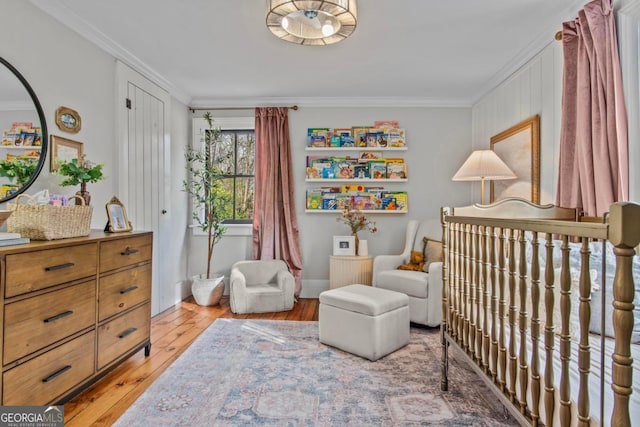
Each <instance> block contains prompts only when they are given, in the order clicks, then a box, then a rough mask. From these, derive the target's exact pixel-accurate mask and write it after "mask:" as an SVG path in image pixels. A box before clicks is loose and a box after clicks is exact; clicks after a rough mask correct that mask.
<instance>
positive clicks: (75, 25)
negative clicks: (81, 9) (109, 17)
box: [29, 0, 191, 105]
mask: <svg viewBox="0 0 640 427" xmlns="http://www.w3.org/2000/svg"><path fill="white" fill-rule="evenodd" d="M29 1H30V2H31V4H33V5H34V6H35V7H37V8H38V9H40V10H42V11H43V12H44V13H46V14H47V15H49V16H51V17H52V18H54V19H56V20H57V21H59V22H60V23H62V24H63V25H65V26H66V27H68V28H69V29H71V30H72V31H75V32H76V33H78V34H79V35H80V36H82V37H83V38H85V39H87V40H88V41H90V42H91V43H93V44H95V45H96V46H98V47H99V48H100V49H102V50H104V51H105V52H107V53H108V54H110V55H112V56H114V57H115V58H116V59H118V60H120V61H122V62H124V63H125V64H127V65H128V66H130V67H131V68H133V69H134V70H136V71H137V72H138V73H140V74H142V75H143V76H144V77H146V78H147V79H149V80H150V81H151V82H153V83H154V84H156V85H158V86H159V87H160V88H162V89H163V90H165V91H167V92H169V94H170V95H171V96H173V97H175V98H177V99H178V100H179V101H180V102H182V103H184V104H187V105H188V104H189V101H190V99H191V97H190V96H189V95H188V94H187V93H185V92H184V91H182V90H181V89H179V88H178V87H177V86H176V85H174V84H173V83H172V82H170V81H169V80H167V79H166V78H164V77H163V76H162V75H161V74H160V73H158V72H156V71H155V70H154V69H153V68H152V67H150V66H149V65H147V64H146V63H145V62H143V61H142V60H140V59H139V58H138V57H137V56H135V55H133V54H132V53H131V52H129V51H128V50H127V49H125V48H124V47H122V46H121V45H119V44H118V43H116V42H115V41H114V40H112V39H111V38H109V37H107V36H106V35H105V34H104V33H102V32H101V31H99V30H98V29H97V28H95V27H94V26H92V25H90V24H89V23H87V22H86V21H85V20H83V19H82V18H80V17H79V16H78V15H77V14H76V13H75V12H74V11H73V9H71V8H69V7H67V6H66V5H65V4H63V3H61V2H59V1H58V0H29Z"/></svg>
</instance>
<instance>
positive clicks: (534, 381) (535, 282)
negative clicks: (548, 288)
mask: <svg viewBox="0 0 640 427" xmlns="http://www.w3.org/2000/svg"><path fill="white" fill-rule="evenodd" d="M539 247H540V242H539V241H538V233H537V232H535V231H534V232H533V241H532V243H531V421H532V422H531V424H532V425H533V426H534V427H537V426H538V425H539V424H540V369H539V358H540V354H539V351H538V347H539V342H540V311H539V305H540V262H539V260H538V252H539Z"/></svg>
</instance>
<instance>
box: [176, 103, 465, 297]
mask: <svg viewBox="0 0 640 427" xmlns="http://www.w3.org/2000/svg"><path fill="white" fill-rule="evenodd" d="M216 113H217V114H218V115H219V114H221V113H220V112H216ZM230 114H231V115H233V114H235V115H237V112H233V113H230ZM247 114H253V112H250V113H247ZM375 120H398V121H399V122H400V126H401V127H403V128H404V129H405V131H406V135H407V138H406V141H407V146H408V150H407V151H406V152H404V154H398V156H402V157H404V158H405V160H406V162H407V168H408V179H409V180H408V182H407V183H396V184H385V187H387V188H390V189H397V190H406V191H407V192H408V193H409V212H408V213H407V214H402V215H384V214H377V215H374V217H375V220H376V221H377V225H378V229H379V231H378V232H377V233H376V234H374V235H371V234H368V233H364V232H361V234H360V238H361V239H367V240H368V242H369V252H370V253H371V254H372V255H378V254H386V253H399V252H401V250H402V246H403V244H404V233H405V227H406V224H407V222H408V220H409V219H415V218H418V219H421V218H428V217H429V218H436V219H437V218H439V215H440V207H441V206H445V205H446V206H457V205H464V204H468V203H470V202H471V199H470V191H469V187H470V185H469V184H468V183H464V182H453V181H451V177H452V176H453V175H454V174H455V172H456V171H457V169H458V168H459V167H460V165H461V164H462V163H463V162H464V160H465V159H466V158H467V156H468V155H469V153H470V152H471V110H470V109H469V108H310V107H301V108H300V109H299V110H298V111H293V110H289V129H290V136H291V145H292V150H291V153H292V161H293V176H294V182H295V193H294V194H295V204H296V214H297V216H298V225H299V229H300V245H301V248H302V259H303V270H302V280H303V291H302V296H317V295H318V293H319V292H320V291H322V290H324V289H328V283H329V255H331V252H332V250H333V249H332V244H333V239H332V236H333V235H344V234H350V231H349V229H348V228H347V227H346V226H345V225H343V224H340V223H338V222H336V218H337V216H338V215H339V213H337V212H336V214H319V213H315V214H314V213H305V203H306V189H307V188H308V187H309V188H310V187H312V186H313V185H312V184H309V185H307V184H306V183H305V173H306V156H307V155H309V153H308V152H306V151H305V146H306V138H307V129H308V128H310V127H330V128H336V127H351V126H359V125H373V122H374V121H375ZM351 155H354V154H351ZM245 230H247V229H245ZM248 231H249V235H246V233H245V235H244V236H242V235H238V234H242V233H241V232H238V231H237V230H233V231H232V232H231V233H228V234H227V235H225V236H224V237H223V238H222V240H221V242H220V243H219V244H218V245H217V246H216V248H215V251H216V252H215V254H214V261H213V267H214V269H215V270H217V271H222V272H224V273H225V274H227V276H228V274H229V269H230V267H231V265H232V264H233V263H234V262H235V261H238V260H242V259H251V257H252V240H251V235H250V228H248ZM192 242H193V243H192V244H191V245H190V247H189V254H190V256H189V269H190V271H192V272H193V273H200V272H202V271H203V268H204V259H205V254H206V237H204V236H194V237H193V239H192ZM196 257H197V258H196Z"/></svg>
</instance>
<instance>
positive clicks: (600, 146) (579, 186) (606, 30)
mask: <svg viewBox="0 0 640 427" xmlns="http://www.w3.org/2000/svg"><path fill="white" fill-rule="evenodd" d="M562 43H563V54H564V75H563V82H562V84H563V89H562V125H561V131H560V170H559V174H558V191H557V193H556V203H557V204H558V205H559V206H564V207H571V208H582V210H583V211H584V213H585V215H589V216H601V215H602V214H604V213H605V212H607V211H608V210H609V206H610V205H611V203H613V202H616V201H626V200H628V198H629V156H628V145H627V116H626V115H627V113H626V109H625V105H624V96H623V89H622V73H621V71H620V59H619V56H618V43H617V37H616V28H615V19H614V15H613V10H612V7H611V0H593V1H591V2H589V3H587V4H586V5H585V7H584V9H583V10H581V11H580V12H579V13H578V17H577V18H576V19H575V20H574V21H572V22H565V23H564V24H563V28H562Z"/></svg>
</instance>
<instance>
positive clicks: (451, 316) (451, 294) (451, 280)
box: [448, 224, 458, 340]
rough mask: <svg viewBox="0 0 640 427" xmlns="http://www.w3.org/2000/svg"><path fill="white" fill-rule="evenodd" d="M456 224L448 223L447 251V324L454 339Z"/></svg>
mask: <svg viewBox="0 0 640 427" xmlns="http://www.w3.org/2000/svg"><path fill="white" fill-rule="evenodd" d="M457 229H458V224H450V225H449V236H450V239H451V242H450V247H449V252H450V257H451V258H450V260H451V268H450V269H449V319H448V326H449V331H450V334H451V337H452V338H453V339H455V340H457V339H458V330H457V326H456V325H457V321H456V318H457V313H458V311H457V310H458V306H457V298H458V293H457V286H456V284H457V281H458V246H457V240H456V237H457V232H456V230H457Z"/></svg>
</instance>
